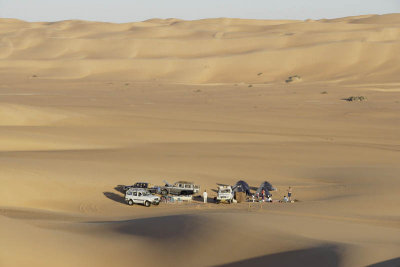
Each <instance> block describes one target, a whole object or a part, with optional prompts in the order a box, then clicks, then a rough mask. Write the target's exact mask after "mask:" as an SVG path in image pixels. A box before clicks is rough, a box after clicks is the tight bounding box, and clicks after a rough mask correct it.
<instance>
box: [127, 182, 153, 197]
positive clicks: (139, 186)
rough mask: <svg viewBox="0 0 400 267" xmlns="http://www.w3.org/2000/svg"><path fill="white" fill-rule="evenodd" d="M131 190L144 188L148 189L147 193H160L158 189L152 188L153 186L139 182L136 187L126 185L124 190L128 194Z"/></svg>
mask: <svg viewBox="0 0 400 267" xmlns="http://www.w3.org/2000/svg"><path fill="white" fill-rule="evenodd" d="M131 188H144V189H147V191H149V192H150V193H152V194H156V193H159V188H158V187H155V186H152V185H151V184H149V183H145V182H138V183H135V184H134V185H126V186H124V187H123V190H124V191H125V192H126V191H128V190H129V189H131Z"/></svg>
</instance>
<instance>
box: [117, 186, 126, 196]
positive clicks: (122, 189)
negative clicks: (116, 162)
mask: <svg viewBox="0 0 400 267" xmlns="http://www.w3.org/2000/svg"><path fill="white" fill-rule="evenodd" d="M125 186H126V185H123V184H119V185H117V186H116V187H114V189H115V191H118V192H120V193H122V194H125V191H124V187H125Z"/></svg>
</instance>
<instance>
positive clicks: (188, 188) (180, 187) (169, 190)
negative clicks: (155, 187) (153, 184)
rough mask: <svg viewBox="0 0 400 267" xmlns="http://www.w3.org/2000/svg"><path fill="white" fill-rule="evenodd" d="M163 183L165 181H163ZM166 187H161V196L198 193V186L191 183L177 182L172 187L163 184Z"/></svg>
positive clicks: (168, 184)
mask: <svg viewBox="0 0 400 267" xmlns="http://www.w3.org/2000/svg"><path fill="white" fill-rule="evenodd" d="M164 182H165V181H164ZM165 183H166V185H165V186H163V187H161V195H163V196H166V195H168V194H171V195H193V194H196V193H198V192H199V191H200V186H198V185H195V184H194V183H192V182H187V181H178V182H176V183H174V184H173V185H172V184H170V183H168V182H165Z"/></svg>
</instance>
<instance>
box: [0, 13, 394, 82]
mask: <svg viewBox="0 0 400 267" xmlns="http://www.w3.org/2000/svg"><path fill="white" fill-rule="evenodd" d="M399 37H400V14H389V15H367V16H359V17H347V18H341V19H332V20H326V19H324V20H319V21H314V20H306V21H288V20H284V21H270V20H243V19H227V18H221V19H204V20H197V21H183V20H178V19H166V20H162V19H152V20H147V21H144V22H137V23H124V24H112V23H102V22H86V21H60V22H51V23H27V22H23V21H19V20H13V19H1V20H0V47H1V50H0V59H1V60H0V75H1V73H4V71H5V70H7V72H8V74H10V73H13V74H15V75H17V76H20V75H22V76H28V77H30V76H32V75H36V76H37V77H40V78H46V79H79V78H84V77H95V78H96V79H101V78H103V79H109V78H110V77H112V78H113V79H114V80H118V79H128V78H129V79H130V80H134V81H163V82H174V83H176V82H179V83H239V82H246V83H273V82H283V81H284V80H285V79H286V78H287V77H288V76H291V75H300V76H302V77H304V79H306V80H307V81H321V80H323V81H354V80H355V81H360V80H362V81H374V82H376V81H386V82H388V81H398V80H399V78H398V75H397V74H398V73H399V71H400V64H398V62H400V42H399ZM259 73H262V75H261V74H260V75H257V74H259Z"/></svg>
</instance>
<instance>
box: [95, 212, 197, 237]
mask: <svg viewBox="0 0 400 267" xmlns="http://www.w3.org/2000/svg"><path fill="white" fill-rule="evenodd" d="M204 221H205V219H204V218H202V217H201V216H196V215H175V216H165V217H152V218H142V219H134V220H127V221H104V222H93V224H94V226H95V227H96V226H99V227H105V228H107V229H108V230H111V231H114V232H117V233H120V234H124V235H132V236H136V237H142V238H146V239H151V240H153V241H156V242H179V241H185V240H186V241H189V240H192V239H193V238H194V237H195V236H197V235H200V234H201V232H202V231H203V230H204V229H202V225H203V224H204Z"/></svg>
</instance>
